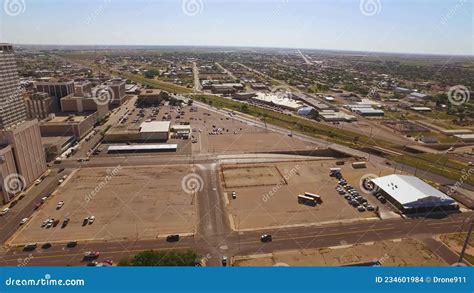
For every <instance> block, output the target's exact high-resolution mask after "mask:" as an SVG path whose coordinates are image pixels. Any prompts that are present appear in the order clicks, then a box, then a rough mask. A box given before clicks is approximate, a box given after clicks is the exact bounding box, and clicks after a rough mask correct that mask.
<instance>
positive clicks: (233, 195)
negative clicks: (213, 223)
mask: <svg viewBox="0 0 474 293" xmlns="http://www.w3.org/2000/svg"><path fill="white" fill-rule="evenodd" d="M236 198H237V193H236V192H235V191H232V199H236Z"/></svg>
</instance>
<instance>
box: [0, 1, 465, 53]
mask: <svg viewBox="0 0 474 293" xmlns="http://www.w3.org/2000/svg"><path fill="white" fill-rule="evenodd" d="M0 1H3V3H2V4H3V5H2V7H1V8H0V11H1V14H0V41H4V42H12V43H23V44H86V45H95V44H106V45H122V44H127V45H216V46H219V45H225V46H259V47H290V48H316V49H340V50H363V51H384V52H410V53H442V54H469V55H472V54H474V53H473V48H474V34H473V31H474V20H473V19H474V16H473V1H474V0H412V1H408V0H398V1H395V0H361V1H359V0H336V1H330V0H325V1H319V0H314V1H310V0H264V1H256V0H228V1H226V0H222V1H217V0H138V1H125V0H0ZM15 4H17V5H16V6H15ZM193 8H197V9H196V10H193Z"/></svg>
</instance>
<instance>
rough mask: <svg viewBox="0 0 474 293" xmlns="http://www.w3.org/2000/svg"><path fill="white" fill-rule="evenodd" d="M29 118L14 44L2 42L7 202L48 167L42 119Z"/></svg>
mask: <svg viewBox="0 0 474 293" xmlns="http://www.w3.org/2000/svg"><path fill="white" fill-rule="evenodd" d="M27 119H28V116H27V111H26V106H25V103H24V101H23V98H22V88H21V86H20V83H19V76H18V70H17V66H16V61H15V56H14V51H13V47H12V45H10V44H0V187H1V194H0V198H1V199H2V201H3V202H4V203H8V202H10V201H11V200H12V199H13V198H14V197H15V196H16V195H18V194H19V193H21V192H22V191H23V190H25V189H26V188H27V187H28V186H30V185H31V184H32V183H33V182H34V181H35V180H36V179H37V178H38V177H40V176H41V175H42V174H43V173H44V172H45V171H46V169H47V166H46V160H45V154H44V150H43V146H42V143H41V135H40V130H39V125H38V121H37V120H36V119H34V120H27Z"/></svg>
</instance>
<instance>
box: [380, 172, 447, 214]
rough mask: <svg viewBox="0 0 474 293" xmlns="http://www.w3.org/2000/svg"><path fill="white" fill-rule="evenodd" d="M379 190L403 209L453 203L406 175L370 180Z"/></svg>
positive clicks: (422, 182)
mask: <svg viewBox="0 0 474 293" xmlns="http://www.w3.org/2000/svg"><path fill="white" fill-rule="evenodd" d="M372 182H374V183H375V185H377V186H378V187H379V188H380V189H382V190H383V191H384V192H386V193H387V194H388V195H390V196H391V197H392V198H394V199H395V200H396V201H398V202H399V203H400V204H401V205H403V207H405V208H417V207H434V206H441V205H450V204H453V203H455V201H454V200H453V199H452V198H450V197H449V196H447V195H446V194H444V193H442V192H441V191H439V190H438V189H436V188H434V187H432V186H431V185H429V184H427V183H426V182H424V181H423V180H421V179H419V178H417V177H414V176H407V175H389V176H384V177H379V178H376V179H372Z"/></svg>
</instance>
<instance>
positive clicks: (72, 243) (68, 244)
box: [66, 240, 77, 248]
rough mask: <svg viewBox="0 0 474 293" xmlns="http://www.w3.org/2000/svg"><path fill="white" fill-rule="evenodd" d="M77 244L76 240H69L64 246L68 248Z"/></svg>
mask: <svg viewBox="0 0 474 293" xmlns="http://www.w3.org/2000/svg"><path fill="white" fill-rule="evenodd" d="M76 246H77V241H75V240H74V241H69V242H68V243H67V244H66V247H68V248H72V247H76Z"/></svg>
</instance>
